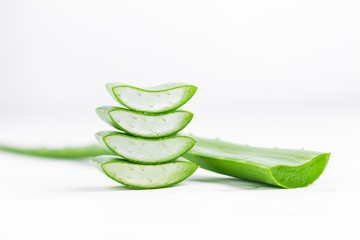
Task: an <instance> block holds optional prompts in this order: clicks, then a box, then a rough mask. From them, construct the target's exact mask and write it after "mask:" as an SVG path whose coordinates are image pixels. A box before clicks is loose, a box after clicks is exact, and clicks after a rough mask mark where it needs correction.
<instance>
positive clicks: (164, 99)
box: [106, 83, 197, 113]
mask: <svg viewBox="0 0 360 240" xmlns="http://www.w3.org/2000/svg"><path fill="white" fill-rule="evenodd" d="M106 88H107V90H108V92H109V93H110V95H111V96H112V97H113V98H114V99H115V100H116V101H118V102H119V103H120V104H122V105H123V106H125V107H127V108H129V109H132V110H135V111H141V112H149V113H160V112H167V111H171V110H175V109H177V108H179V107H181V106H182V105H184V104H185V103H186V102H187V101H189V99H190V98H191V97H192V96H193V95H194V94H195V92H196V90H197V87H195V86H193V85H189V84H185V83H168V84H163V85H159V86H154V87H150V88H137V87H133V86H129V85H126V84H122V83H108V84H106Z"/></svg>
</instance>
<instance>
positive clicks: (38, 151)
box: [0, 145, 111, 159]
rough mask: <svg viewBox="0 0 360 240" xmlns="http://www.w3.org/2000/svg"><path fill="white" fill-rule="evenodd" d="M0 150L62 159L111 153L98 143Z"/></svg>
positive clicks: (6, 147)
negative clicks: (80, 145) (50, 147)
mask: <svg viewBox="0 0 360 240" xmlns="http://www.w3.org/2000/svg"><path fill="white" fill-rule="evenodd" d="M0 150H1V151H4V152H12V153H17V154H23V155H28V156H36V157H45V158H63V159H84V158H88V157H93V156H98V155H106V154H111V153H110V152H109V151H107V150H106V149H104V148H103V147H101V146H98V145H89V146H85V147H67V148H58V149H48V148H18V147H11V146H0Z"/></svg>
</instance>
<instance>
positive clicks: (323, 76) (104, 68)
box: [0, 0, 360, 240]
mask: <svg viewBox="0 0 360 240" xmlns="http://www.w3.org/2000/svg"><path fill="white" fill-rule="evenodd" d="M359 67H360V3H359V1H355V0H354V1H325V0H324V1H320V0H311V1H310V0H309V1H307V0H302V1H285V0H284V1H279V0H274V1H261V0H259V1H226V0H225V1H196V0H192V1H121V0H117V1H115V0H114V1H79V0H71V1H70V0H69V1H68V0H62V1H40V0H39V1H35V0H2V1H0V143H2V144H12V145H16V146H25V147H36V146H48V147H61V146H64V145H67V146H69V145H71V146H74V145H85V144H88V143H95V141H94V137H93V134H94V132H96V131H99V130H104V129H109V127H108V126H107V125H106V124H105V123H103V122H101V120H100V119H98V118H97V116H96V114H95V113H94V108H95V107H97V106H100V105H112V104H113V105H114V104H116V103H115V102H114V101H113V100H112V99H111V98H110V96H108V94H107V92H106V90H105V87H104V84H105V83H107V82H112V81H121V82H126V83H128V84H133V85H135V86H140V87H141V86H144V87H146V86H151V85H157V84H161V83H166V82H172V81H180V82H187V83H191V84H194V85H196V86H198V87H199V90H198V92H197V93H196V95H195V96H194V98H193V99H192V100H191V101H190V102H189V103H187V104H186V105H185V106H184V109H187V110H190V111H192V112H194V114H195V117H194V119H193V121H192V122H191V123H190V124H189V126H188V127H187V128H186V130H185V131H184V132H187V133H194V134H196V135H200V136H204V137H211V138H215V137H220V139H224V140H228V141H233V142H237V143H241V144H250V145H256V146H268V147H274V146H278V147H286V148H302V147H305V148H306V149H311V150H317V151H323V152H332V156H331V158H330V162H329V165H328V167H327V169H326V170H325V172H324V174H323V175H322V176H321V177H320V179H319V180H318V181H316V182H315V183H314V184H313V185H312V186H310V187H307V188H302V189H290V190H286V189H279V188H274V187H271V186H267V185H262V184H258V183H251V182H246V181H241V180H237V179H233V178H230V177H226V176H222V175H217V174H213V173H210V172H207V171H204V170H198V171H197V172H196V173H195V174H194V175H193V176H192V177H191V178H190V179H188V180H187V181H185V182H183V183H182V184H179V185H178V186H176V187H172V188H167V189H160V190H146V191H133V190H128V189H127V188H124V187H122V186H119V185H118V184H117V183H115V182H113V181H111V180H110V179H107V178H106V177H104V176H103V175H102V174H100V173H99V172H98V171H97V170H96V169H95V168H94V167H93V166H92V165H91V164H90V163H89V162H87V161H84V162H74V161H66V160H52V159H50V160H49V159H38V158H33V157H25V156H16V155H12V154H7V153H0V162H1V166H2V167H1V168H0V184H1V185H0V186H1V191H0V203H1V205H0V239H4V240H8V239H106V238H116V239H141V238H147V239H226V238H228V239H260V238H263V237H266V238H267V239H304V238H306V239H330V238H334V239H340V238H341V239H345V238H346V239H359V237H360V234H359V232H358V216H359V214H360V208H359V201H360V197H359V191H360V181H359V175H360V170H359V169H360V159H359V154H358V151H359V150H358V149H359V145H360V141H359V136H360V127H359V123H360V106H359V103H360V94H359V90H360V68H359Z"/></svg>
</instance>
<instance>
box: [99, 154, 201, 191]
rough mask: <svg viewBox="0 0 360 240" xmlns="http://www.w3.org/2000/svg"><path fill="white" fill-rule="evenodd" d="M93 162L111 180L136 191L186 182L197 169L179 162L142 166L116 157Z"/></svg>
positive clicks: (190, 164)
mask: <svg viewBox="0 0 360 240" xmlns="http://www.w3.org/2000/svg"><path fill="white" fill-rule="evenodd" d="M179 159H181V158H179ZM92 161H93V163H95V164H96V165H97V166H98V168H99V169H100V171H102V172H103V173H105V174H106V175H107V176H108V177H109V178H111V179H113V180H115V181H116V182H119V183H121V184H123V185H125V186H128V187H130V188H135V189H153V188H164V187H170V186H173V185H175V184H177V183H179V182H182V181H184V180H185V179H186V178H188V177H189V176H191V175H192V174H193V173H194V172H195V171H196V169H197V166H196V165H195V164H193V163H191V162H188V161H179V160H176V161H173V162H170V163H163V164H157V165H141V164H136V163H131V162H128V161H126V160H124V159H121V158H117V157H114V156H98V157H95V158H93V159H92Z"/></svg>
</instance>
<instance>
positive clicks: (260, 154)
mask: <svg viewBox="0 0 360 240" xmlns="http://www.w3.org/2000/svg"><path fill="white" fill-rule="evenodd" d="M195 139H196V145H195V147H194V148H193V149H192V150H191V151H190V152H189V153H187V154H185V155H184V156H183V157H185V158H186V159H188V160H190V161H191V162H193V163H195V164H197V165H198V166H200V167H202V168H205V169H208V170H210V171H213V172H217V173H221V174H225V175H229V176H233V177H238V178H243V179H247V180H252V181H257V182H263V183H268V184H271V185H275V186H280V187H284V188H297V187H305V186H308V185H310V184H311V183H313V182H314V181H315V180H316V179H317V178H318V177H320V175H321V174H322V172H323V171H324V169H325V167H326V165H327V163H328V160H329V157H330V153H319V152H313V151H306V150H290V149H277V148H274V149H270V148H258V147H250V146H244V145H237V144H232V143H227V142H222V141H219V140H208V139H204V138H198V137H197V138H195Z"/></svg>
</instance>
